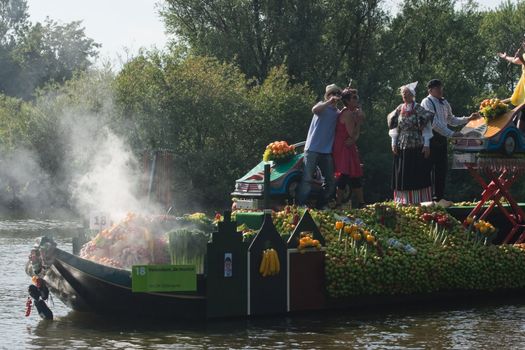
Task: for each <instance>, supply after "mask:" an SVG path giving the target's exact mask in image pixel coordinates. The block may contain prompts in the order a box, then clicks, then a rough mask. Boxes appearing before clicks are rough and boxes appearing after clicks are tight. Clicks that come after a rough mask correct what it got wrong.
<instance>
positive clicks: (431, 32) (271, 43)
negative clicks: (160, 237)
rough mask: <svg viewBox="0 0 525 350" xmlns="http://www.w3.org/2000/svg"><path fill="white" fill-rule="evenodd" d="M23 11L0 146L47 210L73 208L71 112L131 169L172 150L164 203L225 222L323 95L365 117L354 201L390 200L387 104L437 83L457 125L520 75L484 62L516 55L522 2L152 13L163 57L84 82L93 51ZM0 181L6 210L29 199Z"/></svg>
mask: <svg viewBox="0 0 525 350" xmlns="http://www.w3.org/2000/svg"><path fill="white" fill-rule="evenodd" d="M15 5H16V6H15ZM24 6H26V5H25V1H22V0H0V7H1V9H2V12H1V14H0V31H2V33H6V34H5V35H4V36H3V38H4V39H3V40H2V41H0V59H1V60H2V62H7V63H6V64H2V65H0V67H1V68H0V92H1V93H2V96H1V97H0V135H1V138H0V146H1V147H2V150H3V154H4V158H9V157H10V155H11V157H13V155H14V154H15V152H17V150H18V151H19V150H20V149H26V150H30V151H32V152H33V154H36V156H35V162H36V163H37V164H39V165H40V166H41V168H42V169H43V171H44V175H45V176H43V179H45V180H40V181H45V182H46V183H47V184H50V188H52V189H53V190H52V191H51V193H46V194H45V196H44V195H43V194H42V195H41V196H42V197H45V198H49V200H50V201H51V200H52V201H56V202H57V203H56V205H57V206H58V205H60V204H65V205H67V203H68V200H69V196H70V193H68V190H67V188H68V186H67V184H68V183H69V182H70V181H72V179H71V178H70V177H68V173H67V171H65V169H64V160H65V159H73V158H72V156H71V154H70V152H71V150H70V149H69V148H68V147H67V144H66V143H65V142H64V137H65V136H67V129H65V128H64V125H63V123H62V122H61V121H60V116H61V115H63V114H64V113H65V112H66V111H70V110H71V109H72V106H76V107H75V108H77V109H80V110H81V111H82V113H83V114H85V115H86V114H89V115H92V116H98V117H101V120H104V122H103V123H101V125H100V127H109V128H111V130H113V131H114V132H115V133H117V134H118V135H120V136H121V137H123V138H124V139H125V140H126V141H127V142H128V143H129V145H131V148H132V150H133V151H134V152H135V154H137V155H140V154H141V153H143V152H144V151H146V150H152V149H170V150H172V151H173V152H174V155H175V177H174V179H173V187H174V189H175V191H176V193H177V197H176V201H179V203H183V204H182V205H189V204H190V203H191V204H194V205H198V206H205V207H207V208H223V207H225V206H227V205H228V204H229V193H230V192H231V191H232V190H233V185H234V181H235V179H236V178H238V177H240V176H241V175H243V174H244V173H245V172H246V171H247V170H249V169H250V168H251V167H252V166H254V165H255V164H256V163H257V162H258V161H260V159H261V157H262V153H263V151H264V148H265V146H266V144H268V143H270V142H272V141H275V140H286V141H288V142H290V143H295V142H299V141H302V140H304V139H305V137H306V132H307V129H308V125H309V123H310V119H311V106H312V105H313V104H314V103H315V102H316V101H317V100H318V99H320V98H321V97H322V94H323V92H324V86H325V85H327V84H330V83H336V84H338V85H340V86H341V85H342V86H344V85H346V84H348V82H349V81H350V80H351V81H352V86H354V87H356V88H358V89H359V94H360V97H361V103H362V107H363V109H364V111H365V112H366V115H367V119H366V121H365V124H364V125H363V128H362V135H361V138H360V140H359V142H358V146H359V149H360V153H361V157H362V160H363V163H364V170H365V192H366V193H365V196H366V200H367V201H369V202H374V201H379V200H384V199H387V198H390V197H391V190H390V170H391V158H392V156H391V153H390V147H389V139H388V135H387V130H386V129H387V128H386V115H387V113H388V112H390V111H391V110H392V109H394V108H395V106H397V104H399V103H400V101H401V98H400V96H399V90H398V88H399V87H400V86H401V85H404V84H406V83H408V82H411V81H416V80H417V81H419V82H420V85H419V86H418V89H417V100H421V99H422V98H423V97H424V96H425V95H426V91H425V88H424V85H425V83H426V81H428V80H430V79H432V78H439V79H441V80H442V81H444V83H445V95H446V97H447V99H448V100H449V101H450V103H451V104H452V106H453V110H454V112H455V113H456V114H457V115H464V114H467V113H470V112H472V111H474V110H476V109H477V108H478V105H479V102H480V101H481V100H482V99H483V98H486V97H493V96H498V97H508V96H510V93H511V91H512V89H513V87H514V84H515V83H516V82H517V81H518V78H519V75H520V74H521V72H520V71H519V69H518V68H516V67H513V66H509V65H508V64H507V63H506V62H504V61H503V60H500V59H499V58H498V57H497V56H496V52H498V51H507V52H508V53H509V54H513V53H514V52H515V51H516V49H517V48H518V46H519V44H520V43H521V41H522V39H523V34H524V33H525V2H523V1H517V2H512V1H507V2H504V3H503V4H501V5H500V6H499V7H497V8H496V9H493V10H483V9H480V8H479V7H478V5H477V4H476V2H474V1H468V2H461V3H457V2H455V1H452V0H433V1H431V0H405V1H404V2H403V3H402V4H401V5H400V7H399V10H398V12H395V13H391V12H388V11H387V9H386V7H385V6H386V5H385V3H384V2H382V1H378V0H365V1H363V0H342V1H338V2H329V1H315V0H287V1H282V0H216V1H200V0H164V1H162V2H160V3H159V8H160V14H161V17H162V20H163V21H164V23H165V26H166V29H167V31H168V32H169V33H171V34H172V37H173V38H174V39H173V41H172V42H171V44H170V45H169V47H168V48H167V49H166V50H163V51H157V50H150V51H147V50H143V51H141V52H140V53H139V54H138V55H136V56H135V57H133V58H131V59H130V60H129V61H128V62H126V63H125V64H124V66H123V68H122V69H121V70H120V71H118V72H114V71H112V70H111V69H108V68H94V67H92V66H90V63H89V62H91V59H92V58H93V57H95V56H96V52H97V49H98V44H96V43H95V42H93V40H91V39H89V38H87V37H86V36H85V35H84V32H83V29H82V27H81V23H79V22H73V23H70V24H65V25H62V24H58V23H56V22H53V21H52V20H48V22H47V24H46V23H45V24H36V25H35V24H30V23H29V22H28V20H27V7H24ZM68 50H69V51H68ZM25 67H30V68H31V67H34V69H26V68H25ZM42 67H46V69H38V68H42ZM27 75H30V76H31V79H26V78H25V77H26V76H27ZM10 77H14V78H10ZM4 161H5V160H4ZM75 166H78V167H81V166H82V164H75ZM0 177H1V176H0ZM5 178H6V176H4V177H3V179H2V180H1V182H2V184H1V186H0V194H1V195H2V196H3V197H4V198H9V196H10V195H12V194H13V193H14V192H17V193H18V197H24V196H25V197H28V198H29V197H30V196H35V195H39V194H35V191H36V192H38V190H35V189H34V187H31V186H25V187H24V186H23V184H22V185H21V184H18V185H17V188H16V189H13V185H10V184H9V183H10V182H9V181H6V180H5ZM28 182H31V181H30V180H28ZM11 183H13V181H11ZM37 187H38V186H37ZM30 188H32V190H31V191H30V190H29V189H30ZM447 189H448V190H447V192H448V193H449V194H450V198H451V199H453V200H471V199H474V198H476V197H479V194H480V192H481V189H480V188H479V187H478V185H476V184H475V182H474V181H473V180H472V179H470V177H469V175H468V174H467V173H466V172H463V171H453V172H451V176H449V183H448V187H447ZM13 191H14V192H13ZM24 191H25V192H24ZM522 191H523V190H522ZM30 192H31V193H32V194H31V195H30V194H29V193H30ZM56 193H58V194H59V195H56ZM176 205H177V203H176Z"/></svg>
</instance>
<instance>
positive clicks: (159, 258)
mask: <svg viewBox="0 0 525 350" xmlns="http://www.w3.org/2000/svg"><path fill="white" fill-rule="evenodd" d="M516 111H520V109H517V110H515V111H514V112H512V113H513V114H511V116H512V115H514V114H515V113H516ZM285 146H286V147H289V146H287V145H284V146H282V145H280V144H279V146H276V147H275V149H276V150H277V152H276V153H275V154H279V153H278V152H279V151H280V148H286V147H285ZM291 157H292V158H291V159H292V160H293V159H295V158H293V157H296V155H291ZM462 159H463V163H462V164H461V167H462V168H466V169H469V171H471V172H473V177H474V178H475V179H476V180H477V181H478V182H479V183H480V185H481V186H482V189H483V192H482V199H481V200H480V201H479V202H477V203H475V204H474V206H473V207H472V208H471V209H469V210H468V211H465V210H458V208H449V209H448V211H446V210H445V209H443V208H441V207H436V206H402V205H398V204H395V203H393V202H385V203H376V204H373V205H368V206H366V207H365V208H362V209H334V210H315V209H304V208H298V207H296V206H290V205H286V206H283V207H280V208H279V209H278V208H275V210H271V209H265V210H253V209H250V210H248V209H238V210H235V211H234V212H233V213H231V212H225V213H224V216H221V215H217V216H216V217H215V220H214V221H213V222H212V219H210V218H207V217H206V215H204V214H201V213H195V214H191V215H186V216H184V217H182V218H176V217H172V216H168V215H161V216H147V215H139V214H129V215H128V216H127V217H126V218H124V219H123V220H122V221H121V222H119V223H117V224H114V225H112V226H111V227H109V228H106V229H103V230H101V231H100V232H98V233H97V234H96V236H95V237H94V238H92V239H91V240H89V241H88V242H87V243H85V244H84V245H83V246H82V247H81V249H80V250H79V253H78V255H77V254H71V253H68V252H65V251H63V250H61V249H59V248H58V247H56V244H55V243H54V242H53V240H52V239H50V238H47V237H45V238H42V239H41V240H40V241H39V242H37V245H36V246H35V247H34V248H33V250H32V251H31V255H30V259H29V262H28V264H27V268H26V271H27V273H28V274H29V275H30V276H32V279H33V284H32V285H31V286H30V287H29V293H30V297H29V299H28V312H29V311H30V307H31V303H32V302H33V303H34V305H35V306H36V308H37V310H38V312H39V314H40V315H41V316H42V317H44V318H52V317H53V315H52V311H51V310H50V309H49V308H48V306H47V304H46V300H47V298H48V295H49V291H51V293H52V294H54V295H56V296H57V297H58V298H60V299H61V300H62V301H63V302H64V303H65V304H66V305H68V306H70V307H71V308H73V309H74V310H78V311H92V312H97V313H105V314H107V313H111V314H123V315H124V314H125V315H131V316H134V317H135V316H142V315H151V316H153V317H155V318H168V319H171V320H175V319H201V320H202V319H214V318H224V317H245V316H257V315H270V314H273V315H276V314H286V313H295V312H304V311H313V310H317V311H319V310H333V309H341V308H369V307H378V306H382V305H398V304H403V303H409V304H411V303H418V302H423V303H435V302H437V301H440V300H441V301H443V300H444V301H446V302H450V301H458V300H471V299H473V298H475V297H488V298H492V299H494V298H498V297H499V296H501V295H502V294H504V295H509V294H519V295H521V294H522V293H523V290H524V288H525V272H524V270H523V268H522V267H523V266H524V265H525V244H523V243H522V241H523V240H525V235H524V233H523V232H524V230H523V229H524V227H525V226H524V224H523V222H524V219H525V215H523V211H522V207H521V205H520V204H518V203H517V202H516V201H515V200H514V198H513V197H512V196H511V194H510V186H511V185H512V184H513V183H515V182H516V181H517V180H518V178H519V176H520V175H521V174H523V173H525V172H524V171H522V170H523V169H525V164H523V165H522V162H521V161H520V158H519V157H516V156H512V157H510V156H508V155H507V156H502V155H501V154H498V155H493V154H491V153H488V152H487V153H486V154H485V155H483V153H482V152H478V153H476V154H475V157H474V158H473V160H472V159H470V158H468V159H469V160H468V161H465V159H467V158H462ZM289 160H290V159H283V162H281V163H279V162H277V163H278V164H287V162H288V161H289ZM494 164H497V166H495V165H494ZM496 168H497V169H496ZM269 175H270V164H266V166H265V167H264V170H263V175H262V176H263V182H262V184H263V188H265V189H266V190H265V193H264V195H263V200H264V201H265V202H266V203H265V204H264V207H266V208H268V207H269V206H268V203H269V202H270V201H269V199H270V193H269V192H270V188H271V186H270V185H269V183H270V176H269ZM483 176H487V177H488V179H484V178H483ZM509 176H510V177H509ZM256 180H257V181H259V180H260V179H259V178H257V179H256Z"/></svg>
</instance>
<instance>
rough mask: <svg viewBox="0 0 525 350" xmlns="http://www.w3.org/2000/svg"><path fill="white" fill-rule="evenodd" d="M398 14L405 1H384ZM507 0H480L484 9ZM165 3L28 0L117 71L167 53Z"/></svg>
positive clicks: (35, 16)
mask: <svg viewBox="0 0 525 350" xmlns="http://www.w3.org/2000/svg"><path fill="white" fill-rule="evenodd" d="M384 1H385V4H386V6H389V7H391V8H392V9H393V11H395V9H396V8H397V6H398V4H400V3H401V2H402V0H384ZM503 1H504V0H477V2H478V3H479V4H480V5H481V8H482V9H486V8H494V7H495V6H497V5H499V4H500V3H502V2H503ZM161 2H162V0H27V4H28V6H29V15H30V20H31V21H32V22H37V21H38V22H42V21H44V20H45V18H46V17H50V18H51V19H53V20H55V21H58V22H61V23H68V22H71V21H78V20H82V23H83V26H84V28H85V33H86V35H87V36H88V37H89V38H92V39H94V40H95V42H97V43H99V44H102V47H101V49H100V54H99V57H100V59H101V61H108V60H109V62H110V63H112V64H113V66H115V67H119V66H121V63H122V60H123V61H124V62H125V61H126V60H127V58H129V57H130V56H131V57H132V56H133V55H134V54H136V53H137V51H138V50H139V49H140V48H141V47H144V48H148V49H150V48H153V47H156V48H158V49H163V48H164V47H165V45H166V42H167V40H168V37H167V35H166V33H165V30H164V23H163V22H162V20H161V19H160V17H159V15H158V13H157V12H158V11H157V6H156V5H157V4H159V3H161Z"/></svg>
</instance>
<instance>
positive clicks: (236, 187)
mask: <svg viewBox="0 0 525 350" xmlns="http://www.w3.org/2000/svg"><path fill="white" fill-rule="evenodd" d="M235 189H236V190H238V189H239V183H238V182H236V183H235Z"/></svg>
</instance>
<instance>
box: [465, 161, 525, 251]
mask: <svg viewBox="0 0 525 350" xmlns="http://www.w3.org/2000/svg"><path fill="white" fill-rule="evenodd" d="M465 166H466V168H467V169H468V171H469V172H470V174H471V175H472V177H473V178H474V179H475V180H476V181H477V182H478V183H479V184H480V185H481V187H483V192H482V194H481V200H480V201H479V202H478V204H477V205H476V207H475V208H474V209H472V211H471V212H470V214H469V216H470V217H473V218H476V219H477V220H486V218H487V216H488V215H489V214H490V212H491V211H492V210H493V209H494V207H495V206H496V205H497V206H498V207H499V209H500V210H501V212H502V213H503V215H504V216H505V217H506V218H507V220H508V221H509V222H510V223H511V224H512V228H511V230H510V232H509V233H508V234H507V236H506V237H505V239H504V240H503V243H505V244H506V243H509V242H511V240H512V238H513V237H514V236H515V235H516V233H517V232H518V231H519V230H520V229H524V228H525V213H524V212H523V210H522V209H521V208H520V207H519V205H518V203H517V202H516V200H514V198H513V197H512V195H511V193H510V191H509V189H510V187H511V186H512V184H513V183H515V182H516V181H517V180H518V179H519V178H520V177H521V176H522V175H523V174H525V159H515V158H489V157H487V158H485V157H483V158H482V157H478V158H477V161H476V162H473V163H465ZM483 175H485V176H486V178H487V179H488V180H487V181H486V180H485V179H484V177H483ZM502 199H504V200H506V201H507V202H508V203H509V207H508V208H507V207H505V206H503V205H502V204H501V200H502ZM489 200H492V201H493V202H492V203H491V204H490V205H489V206H488V207H484V205H485V203H487V201H489ZM524 240H525V230H524V231H523V232H522V233H521V234H520V236H519V237H518V239H517V240H516V241H515V242H514V243H522V242H523V241H524Z"/></svg>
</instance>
